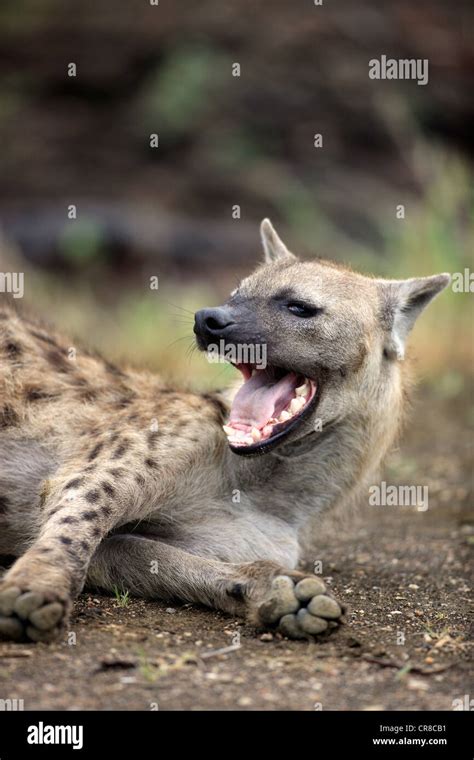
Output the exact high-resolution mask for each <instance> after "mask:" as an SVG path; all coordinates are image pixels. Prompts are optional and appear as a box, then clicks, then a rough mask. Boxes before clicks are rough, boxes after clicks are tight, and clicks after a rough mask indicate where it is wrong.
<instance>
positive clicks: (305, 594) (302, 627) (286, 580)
mask: <svg viewBox="0 0 474 760" xmlns="http://www.w3.org/2000/svg"><path fill="white" fill-rule="evenodd" d="M257 614H258V620H259V622H260V623H261V624H262V625H264V626H273V627H275V626H277V627H278V630H279V631H280V633H282V634H283V635H284V636H287V637H288V638H289V639H306V638H309V637H310V636H316V635H317V634H318V633H323V632H324V631H327V630H328V629H329V628H334V627H336V626H337V623H338V622H339V621H340V619H341V617H342V614H343V610H342V609H341V607H340V605H339V604H338V603H337V602H336V600H335V599H333V598H332V597H330V596H328V595H327V594H326V587H325V585H324V583H323V582H322V581H321V580H320V579H319V578H316V577H315V576H313V577H308V578H303V579H302V580H300V581H299V582H297V583H296V584H295V582H294V581H293V580H292V578H290V577H289V576H288V575H278V576H277V577H276V578H275V579H274V580H273V582H272V587H271V591H270V594H269V596H268V597H267V598H266V599H265V600H264V601H263V602H262V603H261V604H260V605H259V607H258V613H257Z"/></svg>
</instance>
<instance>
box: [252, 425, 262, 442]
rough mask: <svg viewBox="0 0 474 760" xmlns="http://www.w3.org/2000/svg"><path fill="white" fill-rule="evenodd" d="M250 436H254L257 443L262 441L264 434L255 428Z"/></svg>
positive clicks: (253, 438)
mask: <svg viewBox="0 0 474 760" xmlns="http://www.w3.org/2000/svg"><path fill="white" fill-rule="evenodd" d="M250 435H251V436H252V440H253V441H255V442H257V441H260V440H261V438H262V434H261V432H260V430H257V428H255V427H254V428H252V432H251V433H250Z"/></svg>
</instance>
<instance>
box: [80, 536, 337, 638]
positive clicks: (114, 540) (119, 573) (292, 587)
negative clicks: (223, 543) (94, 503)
mask: <svg viewBox="0 0 474 760" xmlns="http://www.w3.org/2000/svg"><path fill="white" fill-rule="evenodd" d="M88 582H89V583H91V584H92V585H95V586H99V587H101V588H104V589H106V590H109V591H112V590H113V588H114V586H119V587H120V586H122V587H123V588H124V589H127V590H128V591H130V592H131V593H132V594H133V595H136V596H143V597H145V598H148V599H162V600H178V601H181V602H198V603H200V604H204V605H206V606H208V607H213V608H215V609H219V610H222V611H224V612H228V613H230V614H233V615H238V616H241V617H245V618H246V619H247V620H248V622H250V623H251V624H253V625H255V626H257V627H258V628H268V629H278V630H280V632H281V633H283V634H284V635H285V636H287V637H288V638H299V639H304V638H309V637H311V636H314V635H316V634H319V633H323V632H325V631H327V630H330V628H331V627H334V626H336V625H337V623H338V622H340V620H341V617H342V614H343V610H342V608H341V606H340V605H339V604H338V603H337V602H336V601H335V600H334V599H333V598H332V597H331V596H329V595H328V594H327V593H326V589H325V587H324V584H323V583H322V581H321V580H320V579H319V578H317V577H316V576H314V575H307V574H304V573H300V572H297V571H294V570H286V569H285V568H283V567H281V566H279V565H278V564H277V563H275V562H270V561H265V560H261V561H256V562H246V563H241V564H231V563H226V562H221V561H219V560H214V559H207V558H203V557H198V556H196V555H195V554H189V553H188V552H186V551H183V550H182V549H179V548H176V547H174V546H170V545H169V544H165V543H162V542H161V541H157V540H154V539H151V538H146V537H142V536H133V535H128V534H127V535H125V534H124V535H115V536H109V537H107V538H106V539H104V541H102V543H101V544H100V546H99V547H98V548H97V551H96V553H95V555H94V557H93V559H92V562H91V565H90V567H89V573H88Z"/></svg>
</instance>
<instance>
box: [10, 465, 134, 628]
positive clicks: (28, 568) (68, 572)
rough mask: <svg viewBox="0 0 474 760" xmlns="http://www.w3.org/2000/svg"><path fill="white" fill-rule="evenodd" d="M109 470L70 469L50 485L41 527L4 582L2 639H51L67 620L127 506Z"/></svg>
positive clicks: (40, 523) (46, 495)
mask: <svg viewBox="0 0 474 760" xmlns="http://www.w3.org/2000/svg"><path fill="white" fill-rule="evenodd" d="M110 480H111V478H110V475H108V474H107V472H105V471H104V473H101V472H98V471H96V472H95V473H94V478H93V480H89V478H88V476H87V475H83V474H80V473H76V474H73V473H71V472H70V473H69V474H65V475H60V476H59V477H55V479H54V481H53V482H50V483H49V484H48V486H47V494H45V498H44V503H43V505H42V509H41V513H40V515H39V518H38V519H39V531H38V535H37V537H36V539H35V540H34V542H33V543H32V544H31V546H30V547H29V549H27V551H26V552H25V553H24V554H23V555H22V556H21V557H20V558H19V559H18V560H17V561H16V562H15V563H14V565H13V566H12V567H11V569H10V570H9V571H8V572H7V573H6V574H5V576H4V577H3V579H2V580H1V582H0V638H2V637H4V638H10V639H16V640H21V639H25V638H27V639H31V640H33V641H49V640H51V639H52V638H54V637H55V636H57V635H58V633H59V631H60V630H61V627H62V626H63V625H64V624H65V622H66V620H67V617H68V614H69V610H70V607H71V602H72V600H73V599H74V597H75V596H76V595H77V594H78V593H79V592H80V591H81V589H82V587H83V585H84V582H85V578H86V573H87V568H88V565H89V562H90V559H91V557H92V555H93V553H94V551H95V549H96V547H97V545H98V544H99V543H100V541H101V540H102V538H103V537H104V536H105V535H106V534H107V533H108V532H109V531H110V530H111V529H112V528H113V527H114V525H116V523H117V522H118V521H119V520H120V518H121V517H122V514H121V510H123V509H124V504H123V499H122V498H121V494H120V493H117V492H116V491H117V489H116V488H115V487H114V486H113V485H112V483H111V482H110Z"/></svg>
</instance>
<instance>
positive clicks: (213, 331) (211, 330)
mask: <svg viewBox="0 0 474 760" xmlns="http://www.w3.org/2000/svg"><path fill="white" fill-rule="evenodd" d="M234 324H235V322H234V320H233V319H232V317H231V315H230V313H229V311H228V309H227V308H226V307H225V306H219V307H218V308H216V309H200V311H197V312H196V314H195V315H194V332H195V333H196V335H197V336H198V338H201V339H202V340H204V341H206V340H212V339H215V338H224V337H225V336H226V333H227V332H228V330H229V328H230V327H232V325H234Z"/></svg>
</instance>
